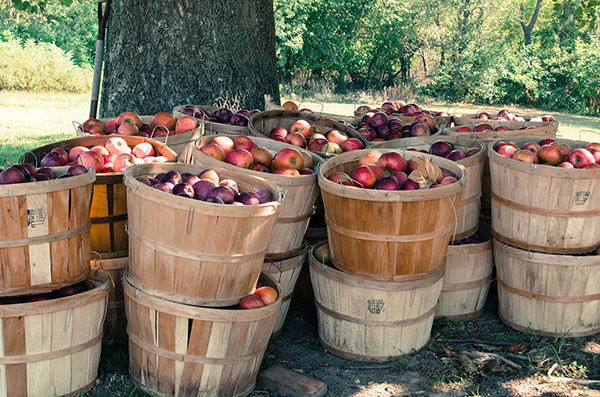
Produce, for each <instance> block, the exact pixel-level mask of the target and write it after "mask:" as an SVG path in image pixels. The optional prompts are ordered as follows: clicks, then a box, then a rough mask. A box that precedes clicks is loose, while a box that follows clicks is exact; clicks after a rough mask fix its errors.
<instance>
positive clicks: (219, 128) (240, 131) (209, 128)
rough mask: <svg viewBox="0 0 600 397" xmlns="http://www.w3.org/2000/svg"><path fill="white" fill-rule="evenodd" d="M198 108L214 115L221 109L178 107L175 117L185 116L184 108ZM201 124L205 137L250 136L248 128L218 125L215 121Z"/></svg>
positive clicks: (211, 107) (215, 107)
mask: <svg viewBox="0 0 600 397" xmlns="http://www.w3.org/2000/svg"><path fill="white" fill-rule="evenodd" d="M189 107H196V108H198V109H203V110H207V111H209V112H211V113H213V112H214V111H216V110H219V109H220V108H219V107H217V106H206V105H181V106H177V107H176V108H175V109H173V116H175V117H176V118H179V117H182V116H184V114H183V113H182V112H181V111H182V110H183V109H184V108H189ZM199 122H200V123H202V124H203V125H204V134H203V135H221V134H233V135H248V133H249V131H248V127H244V126H241V125H231V124H223V123H217V122H215V121H209V120H199Z"/></svg>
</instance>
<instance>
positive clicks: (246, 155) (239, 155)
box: [225, 149, 254, 169]
mask: <svg viewBox="0 0 600 397" xmlns="http://www.w3.org/2000/svg"><path fill="white" fill-rule="evenodd" d="M225 162H227V163H229V164H233V165H235V166H238V167H241V168H246V169H249V168H251V167H252V164H253V163H254V157H252V153H250V152H249V151H247V150H245V149H234V150H232V151H230V152H229V153H227V154H226V155H225Z"/></svg>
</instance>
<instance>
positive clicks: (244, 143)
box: [233, 135, 257, 152]
mask: <svg viewBox="0 0 600 397" xmlns="http://www.w3.org/2000/svg"><path fill="white" fill-rule="evenodd" d="M255 147H257V146H256V142H254V139H252V138H251V137H249V136H245V135H242V136H236V137H235V138H234V139H233V148H234V149H244V150H247V151H249V152H252V149H254V148H255Z"/></svg>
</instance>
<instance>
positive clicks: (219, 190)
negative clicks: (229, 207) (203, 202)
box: [207, 186, 235, 204]
mask: <svg viewBox="0 0 600 397" xmlns="http://www.w3.org/2000/svg"><path fill="white" fill-rule="evenodd" d="M213 197H218V198H220V199H221V200H223V202H224V203H225V204H231V203H232V202H233V200H234V199H235V192H234V191H233V189H231V188H230V187H227V186H217V187H215V188H213V189H211V190H210V191H209V192H208V196H207V198H213Z"/></svg>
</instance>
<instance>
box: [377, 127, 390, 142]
mask: <svg viewBox="0 0 600 397" xmlns="http://www.w3.org/2000/svg"><path fill="white" fill-rule="evenodd" d="M389 135H390V128H389V127H388V126H387V125H382V126H381V127H378V128H377V137H378V138H382V139H386V140H387V139H388V137H389Z"/></svg>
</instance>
